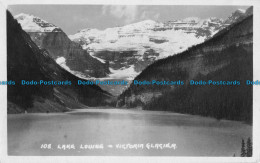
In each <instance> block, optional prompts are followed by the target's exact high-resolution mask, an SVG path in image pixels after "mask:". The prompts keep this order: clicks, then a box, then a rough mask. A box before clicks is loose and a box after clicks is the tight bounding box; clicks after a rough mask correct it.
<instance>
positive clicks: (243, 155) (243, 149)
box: [240, 139, 246, 157]
mask: <svg viewBox="0 0 260 163" xmlns="http://www.w3.org/2000/svg"><path fill="white" fill-rule="evenodd" d="M240 155H241V157H246V147H245V141H244V139H242V143H241V154H240Z"/></svg>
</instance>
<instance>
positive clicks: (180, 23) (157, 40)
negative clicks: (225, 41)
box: [69, 10, 246, 80]
mask: <svg viewBox="0 0 260 163" xmlns="http://www.w3.org/2000/svg"><path fill="white" fill-rule="evenodd" d="M245 12H246V11H243V10H237V11H235V12H234V13H232V14H231V15H230V16H229V17H228V18H227V19H226V20H222V19H218V18H208V19H200V18H196V17H190V18H186V19H183V20H173V21H168V22H155V21H153V20H145V21H142V22H138V23H134V24H129V25H126V26H122V27H114V28H107V29H105V30H98V29H83V30H81V31H79V32H78V33H76V34H74V35H70V36H69V38H70V39H71V40H73V41H74V42H77V43H79V44H81V45H82V47H83V48H84V49H87V50H88V51H89V53H90V54H91V55H92V56H93V57H96V58H97V59H100V60H101V61H102V62H105V61H107V62H109V68H110V72H111V74H110V75H109V77H110V78H124V79H129V80H131V79H133V78H134V77H135V76H137V75H138V74H139V73H140V72H141V71H142V70H143V69H144V68H146V67H147V66H148V65H150V64H151V63H153V62H154V61H155V60H158V59H162V58H165V57H168V56H170V55H174V54H177V53H180V52H183V51H185V50H186V49H187V48H188V47H191V46H193V45H196V44H199V43H202V42H204V41H205V40H206V39H209V38H210V37H212V36H213V35H214V34H215V33H217V32H218V31H220V30H221V29H223V28H225V27H227V26H229V25H230V24H232V23H234V22H236V21H237V20H238V19H239V18H240V17H241V16H243V15H245ZM126 73H127V75H126Z"/></svg>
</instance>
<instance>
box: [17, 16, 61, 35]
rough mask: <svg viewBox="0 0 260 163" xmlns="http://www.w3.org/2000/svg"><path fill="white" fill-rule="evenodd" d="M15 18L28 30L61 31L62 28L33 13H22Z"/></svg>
mask: <svg viewBox="0 0 260 163" xmlns="http://www.w3.org/2000/svg"><path fill="white" fill-rule="evenodd" d="M14 18H15V19H16V20H17V21H18V23H19V24H21V26H22V28H23V29H24V30H25V31H26V32H60V31H61V29H60V28H58V27H57V26H55V25H54V24H52V23H48V22H47V21H45V20H43V19H41V18H39V17H36V16H34V15H31V14H25V13H20V14H18V15H16V16H14Z"/></svg>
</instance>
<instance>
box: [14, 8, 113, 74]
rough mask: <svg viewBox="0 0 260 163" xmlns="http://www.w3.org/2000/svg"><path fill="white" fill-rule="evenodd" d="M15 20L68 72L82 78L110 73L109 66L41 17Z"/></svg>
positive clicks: (22, 17)
mask: <svg viewBox="0 0 260 163" xmlns="http://www.w3.org/2000/svg"><path fill="white" fill-rule="evenodd" d="M15 19H16V20H17V21H18V22H19V23H20V24H21V26H22V28H23V30H25V31H26V32H27V33H28V34H29V35H30V37H31V39H32V40H33V41H34V42H35V43H36V44H37V46H38V47H39V48H41V49H45V50H47V51H48V52H49V54H50V56H51V57H52V58H53V59H55V60H57V62H58V63H59V64H60V65H61V66H62V67H63V68H65V69H66V70H68V71H70V72H72V73H74V74H75V75H77V76H82V77H88V78H89V77H105V76H106V75H107V74H108V73H109V68H108V65H107V64H105V63H102V62H100V61H99V60H97V59H96V58H93V57H91V56H90V55H89V53H88V52H87V51H86V50H83V49H82V47H81V46H80V45H79V44H77V43H75V42H72V41H71V40H70V39H69V38H68V36H67V35H66V34H65V33H64V32H63V31H62V29H61V28H59V27H56V26H55V25H54V24H51V23H48V22H47V21H45V20H42V19H41V18H39V17H36V16H33V15H28V14H23V13H21V14H19V15H16V16H15Z"/></svg>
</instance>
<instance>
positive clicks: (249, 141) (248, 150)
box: [246, 137, 253, 157]
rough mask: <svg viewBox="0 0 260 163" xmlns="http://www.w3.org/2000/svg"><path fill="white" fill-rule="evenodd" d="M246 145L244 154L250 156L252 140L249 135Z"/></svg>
mask: <svg viewBox="0 0 260 163" xmlns="http://www.w3.org/2000/svg"><path fill="white" fill-rule="evenodd" d="M246 147H247V148H246V156H247V157H252V153H253V152H252V151H253V146H252V141H251V139H250V137H249V138H248V139H247V142H246Z"/></svg>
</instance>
